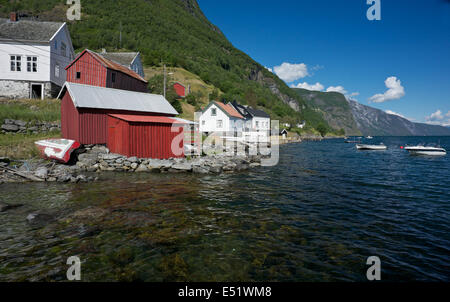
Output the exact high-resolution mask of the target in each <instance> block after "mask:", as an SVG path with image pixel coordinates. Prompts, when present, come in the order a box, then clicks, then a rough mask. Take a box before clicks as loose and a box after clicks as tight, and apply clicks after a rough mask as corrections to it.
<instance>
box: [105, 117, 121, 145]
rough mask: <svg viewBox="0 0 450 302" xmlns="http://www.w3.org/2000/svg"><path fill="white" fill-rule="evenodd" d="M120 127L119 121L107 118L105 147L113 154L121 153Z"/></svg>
mask: <svg viewBox="0 0 450 302" xmlns="http://www.w3.org/2000/svg"><path fill="white" fill-rule="evenodd" d="M122 145H123V142H122V127H121V123H120V120H118V119H115V118H112V117H108V137H107V147H108V149H109V150H110V151H111V152H113V153H121V151H122V150H121V147H122Z"/></svg>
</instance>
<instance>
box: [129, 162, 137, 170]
mask: <svg viewBox="0 0 450 302" xmlns="http://www.w3.org/2000/svg"><path fill="white" fill-rule="evenodd" d="M138 165H139V164H138V163H132V164H131V165H130V167H131V169H133V170H134V169H136V168H137V167H138Z"/></svg>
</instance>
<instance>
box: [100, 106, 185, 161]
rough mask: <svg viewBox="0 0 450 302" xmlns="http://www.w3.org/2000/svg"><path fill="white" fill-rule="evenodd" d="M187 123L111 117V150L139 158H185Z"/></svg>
mask: <svg viewBox="0 0 450 302" xmlns="http://www.w3.org/2000/svg"><path fill="white" fill-rule="evenodd" d="M183 141H184V131H183V124H181V123H180V122H179V121H177V120H175V119H171V118H169V117H165V116H146V115H127V114H109V115H108V142H107V147H108V148H109V150H110V151H111V152H113V153H118V154H122V155H125V156H128V157H131V156H136V157H139V158H159V159H168V158H178V157H184V143H183Z"/></svg>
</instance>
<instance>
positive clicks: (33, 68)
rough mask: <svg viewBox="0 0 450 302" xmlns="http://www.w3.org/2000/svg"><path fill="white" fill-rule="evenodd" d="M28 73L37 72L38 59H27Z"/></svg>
mask: <svg viewBox="0 0 450 302" xmlns="http://www.w3.org/2000/svg"><path fill="white" fill-rule="evenodd" d="M27 71H28V72H37V71H38V67H37V57H30V56H28V57H27Z"/></svg>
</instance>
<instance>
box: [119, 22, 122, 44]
mask: <svg viewBox="0 0 450 302" xmlns="http://www.w3.org/2000/svg"><path fill="white" fill-rule="evenodd" d="M119 41H120V42H119V49H122V21H120V35H119Z"/></svg>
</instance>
